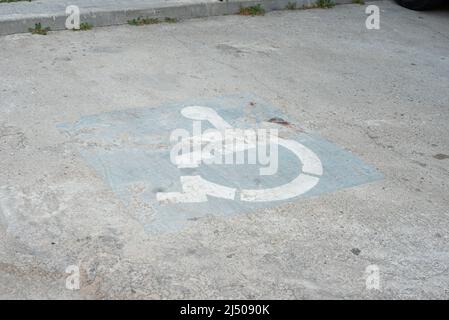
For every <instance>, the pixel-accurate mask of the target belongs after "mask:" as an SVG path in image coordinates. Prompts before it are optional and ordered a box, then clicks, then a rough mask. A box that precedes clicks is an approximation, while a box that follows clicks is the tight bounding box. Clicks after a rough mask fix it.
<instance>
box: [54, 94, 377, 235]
mask: <svg viewBox="0 0 449 320" xmlns="http://www.w3.org/2000/svg"><path fill="white" fill-rule="evenodd" d="M190 105H201V106H207V107H210V108H213V109H214V110H215V111H216V112H217V113H218V114H219V115H220V116H221V117H223V118H224V119H225V120H226V121H227V122H228V123H230V124H231V125H232V126H233V127H235V128H244V129H245V128H259V127H260V125H261V123H263V122H266V121H268V120H269V119H272V118H282V119H286V120H288V121H290V123H291V125H289V126H282V125H279V124H273V126H276V128H279V132H280V136H282V137H287V138H288V139H292V140H295V141H298V142H300V143H301V144H302V145H304V146H305V147H307V148H309V149H310V150H312V151H313V152H314V153H315V154H316V155H317V156H318V157H319V159H320V160H321V164H322V167H323V174H322V176H321V177H320V179H319V182H318V184H317V185H316V186H315V187H314V188H312V189H311V190H310V191H308V192H306V193H304V194H302V195H300V196H298V197H295V198H291V199H288V200H282V201H271V202H245V201H241V200H239V199H238V198H236V199H234V200H228V199H221V198H215V197H208V201H206V202H201V203H159V202H158V201H157V199H156V194H157V193H158V192H180V191H181V187H182V186H181V182H180V177H181V176H186V175H200V176H201V177H203V178H206V179H207V180H209V181H212V182H214V183H216V184H220V185H223V186H228V187H232V188H235V189H237V190H241V189H244V188H252V189H255V188H272V187H276V186H279V185H283V184H285V183H288V182H289V181H290V180H291V179H292V178H293V177H295V176H297V175H298V171H299V170H300V168H301V162H300V161H299V159H298V158H296V157H295V156H294V155H293V154H292V153H291V152H290V151H289V150H287V149H285V148H280V149H279V168H278V171H277V173H276V174H274V175H272V176H259V171H258V169H259V166H258V165H248V164H244V165H204V164H203V165H201V166H200V167H198V168H189V169H178V168H177V167H176V166H175V165H174V164H173V163H172V162H171V161H170V156H169V154H170V149H171V146H172V145H171V144H170V139H169V138H170V134H171V132H172V131H173V130H174V129H177V128H183V129H187V130H188V131H190V132H192V120H190V119H187V118H185V117H183V116H182V115H181V112H180V111H181V109H182V108H183V107H186V106H190ZM209 127H210V125H207V124H206V123H204V124H203V130H204V129H207V128H209ZM59 128H60V129H62V130H64V131H65V132H66V133H67V135H68V136H69V137H70V139H71V141H72V142H73V143H75V144H76V145H77V146H78V149H79V151H80V153H81V155H82V156H83V158H84V159H85V160H86V161H87V163H88V164H89V165H90V166H92V167H93V168H94V169H95V171H96V172H97V173H98V175H99V176H101V177H102V178H103V179H104V181H105V182H106V183H107V184H108V185H109V186H110V188H111V189H112V190H113V191H114V193H115V194H116V195H117V196H118V197H119V198H120V199H121V200H122V202H123V203H124V204H125V205H127V206H129V207H130V208H132V209H133V210H135V215H136V217H137V218H138V219H139V220H140V221H141V222H142V224H143V225H144V227H145V230H146V231H147V232H150V233H153V232H166V231H176V230H179V229H180V228H181V227H183V226H185V225H186V224H188V223H191V222H192V221H195V220H197V219H200V218H202V217H205V216H207V215H215V216H230V215H234V214H238V213H244V212H249V211H252V210H254V209H257V208H266V207H273V206H278V205H280V204H282V203H285V202H288V201H297V200H298V198H301V197H306V196H317V195H319V194H321V193H324V192H331V191H335V190H337V189H340V188H345V187H352V186H356V185H360V184H363V183H367V182H370V181H374V180H377V179H381V178H382V175H381V173H379V172H378V171H377V170H376V169H375V168H373V167H372V166H370V165H368V164H365V163H363V162H362V161H361V160H360V159H359V158H358V157H356V156H354V155H352V154H351V153H350V152H348V151H345V150H343V149H341V148H339V147H337V146H336V145H335V144H333V143H330V142H328V141H326V140H324V139H322V138H320V137H318V136H316V135H315V134H312V133H305V132H304V131H303V130H302V129H301V128H300V127H299V126H298V125H297V124H295V123H294V121H291V118H290V117H289V116H288V115H285V114H283V113H282V112H280V111H279V110H277V109H276V108H274V107H272V106H270V105H268V104H266V103H264V102H263V101H260V100H259V99H257V98H255V97H253V96H248V95H244V96H231V97H220V98H215V99H208V100H201V99H198V100H194V101H187V102H184V103H178V104H167V105H163V106H159V107H153V108H144V109H125V110H122V111H116V112H110V113H101V114H97V115H91V116H84V117H82V118H81V119H80V120H79V121H78V122H76V123H74V124H63V125H60V126H59Z"/></svg>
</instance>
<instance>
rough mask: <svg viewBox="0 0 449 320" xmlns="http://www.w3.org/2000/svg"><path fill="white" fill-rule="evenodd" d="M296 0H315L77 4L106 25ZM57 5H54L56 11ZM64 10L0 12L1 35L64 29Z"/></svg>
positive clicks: (273, 6)
mask: <svg viewBox="0 0 449 320" xmlns="http://www.w3.org/2000/svg"><path fill="white" fill-rule="evenodd" d="M291 2H296V5H297V7H298V8H299V7H301V6H302V5H307V4H309V5H310V4H312V3H314V0H297V1H292V0H258V1H252V0H249V1H248V0H231V1H229V0H225V1H219V0H217V2H210V1H209V2H200V3H190V4H180V3H175V4H171V5H170V4H169V5H160V4H159V5H158V4H151V3H149V4H148V8H146V7H145V8H139V9H132V8H129V9H124V8H117V9H108V10H105V9H101V8H91V9H83V8H82V7H80V12H81V14H80V21H81V22H87V23H89V24H90V25H92V26H93V27H106V26H113V25H122V24H127V23H128V20H131V19H134V18H137V17H145V18H147V17H148V18H159V19H164V18H165V17H168V18H175V19H179V20H183V19H191V18H202V17H210V16H220V15H230V14H237V13H238V12H239V10H240V7H248V6H253V5H256V4H260V5H262V6H263V8H264V9H265V11H267V12H269V11H273V10H281V9H285V7H286V6H287V4H288V3H291ZM334 2H335V4H348V3H352V0H334ZM58 10H60V9H57V11H58ZM66 19H67V15H66V13H65V12H53V13H49V14H32V13H31V14H28V13H27V14H20V15H17V14H15V15H4V16H0V35H9V34H15V33H25V32H28V28H30V27H34V25H35V24H36V23H39V22H40V23H41V24H42V25H43V26H45V27H50V28H51V30H52V31H57V30H65V29H66V28H65V21H66Z"/></svg>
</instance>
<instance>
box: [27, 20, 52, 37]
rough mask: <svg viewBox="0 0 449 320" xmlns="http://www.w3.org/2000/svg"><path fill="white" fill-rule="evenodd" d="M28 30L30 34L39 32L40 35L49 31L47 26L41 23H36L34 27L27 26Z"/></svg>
mask: <svg viewBox="0 0 449 320" xmlns="http://www.w3.org/2000/svg"><path fill="white" fill-rule="evenodd" d="M28 31H29V32H31V33H32V34H40V35H46V34H47V32H48V31H50V28H49V27H46V28H43V27H42V25H41V23H40V22H39V23H36V24H35V25H34V28H28Z"/></svg>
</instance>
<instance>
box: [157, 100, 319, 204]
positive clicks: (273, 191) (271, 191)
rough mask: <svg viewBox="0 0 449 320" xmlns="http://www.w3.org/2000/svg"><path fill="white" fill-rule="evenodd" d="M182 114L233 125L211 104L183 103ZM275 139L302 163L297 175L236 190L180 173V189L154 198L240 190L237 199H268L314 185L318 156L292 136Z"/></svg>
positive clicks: (181, 199) (198, 197) (185, 198)
mask: <svg viewBox="0 0 449 320" xmlns="http://www.w3.org/2000/svg"><path fill="white" fill-rule="evenodd" d="M181 114H182V115H183V116H184V117H186V118H188V119H192V120H199V121H208V122H210V124H211V125H212V126H213V127H215V128H216V129H217V130H226V129H233V127H232V126H231V125H230V124H229V123H228V122H226V121H225V120H224V119H223V118H222V117H220V116H219V115H218V114H217V113H216V112H215V110H213V109H212V108H208V107H200V106H191V107H185V108H183V109H182V110H181ZM194 138H195V137H194ZM181 143H182V142H181ZM276 143H277V144H278V145H279V146H282V147H284V148H286V149H288V150H289V151H291V152H292V153H293V154H294V155H295V156H296V157H297V158H298V159H299V161H300V162H301V164H302V167H300V168H298V175H297V176H296V177H295V178H294V179H293V180H291V181H290V182H288V183H286V184H283V185H280V186H277V187H273V188H268V189H240V190H238V189H236V188H231V187H227V186H223V185H220V184H217V183H214V182H211V181H208V180H206V179H204V178H203V177H201V176H200V175H193V176H181V177H180V180H181V185H182V192H158V193H157V194H156V198H157V200H158V202H160V203H199V202H207V201H208V196H211V197H216V198H223V199H229V200H236V195H237V194H238V193H239V195H240V201H245V202H268V201H280V200H287V199H290V198H294V197H297V196H299V195H301V194H304V193H306V192H307V191H309V190H311V189H312V188H314V187H315V186H316V185H317V184H318V182H319V180H320V177H321V176H322V174H323V166H322V164H321V161H320V159H319V158H318V156H317V155H316V154H315V153H314V152H313V151H312V150H310V149H309V148H307V147H305V146H304V145H302V144H301V143H299V142H297V141H295V140H288V139H282V138H280V137H278V138H277V139H276ZM243 148H244V147H243ZM233 150H234V151H235V149H233ZM183 156H186V155H183ZM187 156H189V155H187ZM179 160H182V159H179ZM181 163H182V161H179V164H178V167H179V168H182V164H181Z"/></svg>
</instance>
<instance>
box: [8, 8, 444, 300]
mask: <svg viewBox="0 0 449 320" xmlns="http://www.w3.org/2000/svg"><path fill="white" fill-rule="evenodd" d="M376 5H378V6H379V7H380V9H381V24H380V30H367V29H366V28H365V19H366V14H365V6H361V5H355V4H351V5H342V6H337V7H335V8H333V9H329V10H320V9H313V10H305V11H276V12H271V13H268V14H266V15H265V16H263V17H242V16H226V17H213V18H207V19H203V18H202V19H192V20H188V21H183V22H180V23H174V24H157V25H150V26H144V27H133V26H119V27H106V28H98V29H93V30H91V31H87V32H71V31H62V32H54V33H53V32H51V33H50V34H49V35H47V36H39V35H30V34H20V35H9V36H4V37H0V48H1V50H0V79H1V88H0V110H1V113H0V297H1V298H8V299H14V298H86V299H89V298H90V299H92V298H147V299H158V298H174V299H177V298H178V299H179V298H187V299H189V298H198V299H202V298H227V299H228V298H235V299H239V298H249V299H250V298H273V299H281V298H282V299H301V298H305V299H310V298H324V299H333V298H336V299H348V298H368V299H378V298H395V299H407V298H430V299H447V298H448V297H449V291H448V287H449V279H448V277H447V273H448V267H449V263H448V261H449V247H448V245H447V244H448V240H449V232H448V230H449V222H448V213H449V212H448V208H449V196H448V195H449V186H448V177H449V159H448V157H447V155H449V144H448V130H449V128H448V123H449V121H448V120H449V109H448V99H447V97H448V95H447V93H448V92H449V55H448V53H449V42H448V37H447V35H448V34H449V32H448V31H449V23H448V21H449V20H448V17H449V11H447V10H446V9H442V10H439V11H432V12H413V11H409V10H406V9H404V8H401V7H399V6H397V5H395V4H394V3H391V2H388V1H381V2H376ZM229 96H237V97H242V99H243V100H245V99H246V100H245V101H244V102H245V106H246V107H245V109H243V111H244V112H247V113H248V119H251V118H250V115H251V114H253V111H251V110H259V109H257V108H258V106H259V102H258V101H259V100H261V101H264V102H265V103H267V104H268V105H270V106H273V108H275V109H276V110H279V111H280V112H282V114H283V115H282V118H283V120H285V121H287V122H288V123H291V124H292V127H293V125H295V126H294V128H297V129H298V131H297V132H298V134H300V135H301V134H302V132H304V133H306V134H311V135H312V134H313V135H317V136H320V137H321V138H323V139H325V140H327V141H329V143H332V145H335V146H337V147H338V148H340V149H341V150H344V151H345V152H348V153H350V154H352V155H353V156H354V157H357V158H358V159H360V161H361V162H363V163H364V164H367V165H369V166H371V167H372V168H374V169H376V170H377V171H378V172H380V173H381V174H382V178H381V179H377V180H375V181H374V180H373V181H370V182H369V183H364V184H358V185H356V186H353V187H350V188H340V189H335V190H332V191H329V192H326V193H320V194H317V195H314V196H311V197H305V198H295V199H292V200H289V201H287V202H283V203H280V204H279V205H274V206H267V207H261V208H260V207H258V208H254V209H253V210H248V211H242V212H239V214H235V215H230V216H221V215H220V210H219V207H217V210H216V212H211V214H210V215H206V216H201V217H199V218H196V219H191V220H189V221H188V223H187V224H186V225H184V226H183V227H181V228H178V229H176V230H171V231H168V232H160V233H152V232H149V231H148V228H146V226H145V224H146V222H145V221H148V219H149V220H151V217H152V215H154V214H155V212H156V211H155V207H152V206H149V205H148V203H147V202H145V201H144V202H142V201H139V198H138V197H133V196H134V195H139V194H144V193H145V192H147V191H148V192H149V193H155V192H160V191H161V190H144V188H141V186H140V185H136V186H135V188H134V189H132V190H130V195H131V197H128V198H124V197H121V196H119V194H118V193H117V192H116V190H113V188H111V185H115V184H114V183H113V182H114V181H116V180H114V179H116V178H117V174H116V172H115V171H107V170H106V169H108V168H110V167H109V166H107V165H105V166H104V169H105V171H104V172H105V174H102V173H101V171H99V170H101V169H98V168H97V167H96V166H95V165H92V163H90V162H89V161H88V159H89V158H88V157H86V155H85V152H86V150H87V151H88V150H89V149H88V148H89V147H90V146H92V145H98V143H99V141H97V140H95V139H96V135H94V136H92V135H90V133H91V132H92V131H89V130H90V129H89V128H88V127H83V126H81V125H80V126H78V127H77V128H78V129H80V130H81V132H77V134H76V135H74V134H73V132H74V131H69V132H68V133H67V131H64V130H61V124H72V125H76V124H77V123H78V124H85V123H86V122H80V119H87V120H91V122H90V123H95V124H98V127H96V128H97V129H98V128H104V129H105V130H106V129H107V130H109V129H110V128H111V127H108V124H109V123H110V122H108V121H109V119H111V118H112V119H114V121H115V123H116V125H117V126H119V127H120V126H121V125H122V124H126V123H128V121H131V120H132V121H133V122H132V123H135V124H136V126H138V125H139V123H144V122H139V121H140V120H139V119H140V116H139V112H140V111H139V110H144V111H142V112H145V113H148V114H150V115H151V114H152V112H151V110H152V109H154V110H155V112H154V114H159V113H161V114H164V112H161V108H165V107H167V106H169V105H175V106H178V105H182V104H184V103H186V102H188V101H192V100H195V101H196V100H207V101H209V100H214V99H217V101H219V102H220V101H223V105H224V106H223V108H225V107H226V103H224V102H225V101H227V100H225V99H224V98H223V100H220V99H222V98H221V97H229ZM247 97H255V99H256V98H257V99H259V100H257V101H253V100H252V98H247ZM243 100H242V101H243ZM254 104H255V105H254ZM253 107H254V108H253ZM246 108H247V109H246ZM126 110H131V111H129V112H126ZM133 110H134V111H133ZM167 110H168V109H167ZM223 110H226V109H223ZM270 110H271V109H270ZM124 112H125V113H124ZM256 113H257V111H256ZM114 114H115V115H120V116H117V117H114ZM124 114H126V115H127V118H123V117H122V116H123V115H124ZM167 114H168V113H167ZM267 115H268V114H264V113H262V116H267ZM224 117H225V118H226V119H229V118H232V117H233V113H232V112H229V114H225V115H224ZM105 119H106V120H107V121H106V120H105ZM146 119H147V118H146ZM158 119H160V118H155V121H156V120H158ZM87 120H83V121H87ZM93 120H95V121H96V122H94V121H93ZM100 120H101V121H100ZM276 121H277V120H276ZM276 121H275V122H276ZM277 122H281V121H277ZM296 124H297V125H298V126H297V127H296ZM101 125H102V126H103V127H101ZM292 127H289V128H288V129H289V130H293V129H292ZM112 129H113V128H112ZM105 132H106V131H105ZM105 137H106V138H108V137H110V136H109V135H105ZM151 137H152V136H149V138H151ZM92 139H94V140H92ZM142 141H143V140H138V139H133V137H132V136H129V135H128V136H127V135H120V139H114V140H111V141H108V144H104V145H103V148H104V150H106V151H107V150H108V148H113V150H116V149H120V148H121V147H122V146H123V145H124V144H125V142H126V144H127V145H130V146H137V145H141V144H142ZM80 146H81V148H80ZM144 146H145V147H148V148H149V150H150V151H154V150H155V149H156V148H161V147H163V146H159V145H156V144H150V145H146V144H144ZM114 148H115V149H114ZM139 148H140V147H139ZM328 156H329V159H336V160H335V161H337V158H335V155H333V154H332V153H329V154H328ZM94 159H104V158H98V157H97V158H95V157H94ZM345 159H346V158H345ZM122 160H123V165H124V166H125V165H126V164H127V159H126V158H125V159H122ZM145 161H146V159H144V160H143V162H142V168H146V167H145ZM106 164H107V163H106ZM155 168H157V167H155ZM326 168H328V167H326V166H324V170H325V171H326ZM143 171H144V170H143V169H142V170H140V171H139V170H137V171H132V172H130V173H129V174H130V175H133V174H134V175H135V176H139V175H141V174H142V172H143ZM163 173H164V171H162V172H158V170H156V169H154V170H153V171H151V172H145V174H148V176H151V177H152V176H154V175H158V174H163ZM165 178H166V179H168V178H167V177H165ZM178 179H179V178H178V177H174V178H173V181H178ZM111 181H112V182H111ZM173 186H176V185H175V184H173V185H172V186H168V187H173ZM170 190H173V188H172V189H170ZM119 191H120V190H119ZM124 199H125V200H124ZM126 199H128V200H126ZM156 210H157V209H156ZM180 210H185V211H187V207H186V208H185V209H180ZM189 210H190V209H189ZM193 211H194V210H193ZM180 213H184V212H183V211H180ZM69 266H76V267H78V268H79V270H80V290H68V289H67V288H66V280H67V277H68V274H66V273H65V271H66V269H67V267H69ZM373 266H374V267H376V268H378V269H377V270H378V272H379V279H380V288H379V290H377V289H371V290H368V289H367V287H366V280H367V277H368V276H369V274H367V273H366V272H367V271H368V272H369V271H370V270H373V269H372V268H373ZM367 268H368V269H367Z"/></svg>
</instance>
